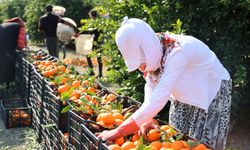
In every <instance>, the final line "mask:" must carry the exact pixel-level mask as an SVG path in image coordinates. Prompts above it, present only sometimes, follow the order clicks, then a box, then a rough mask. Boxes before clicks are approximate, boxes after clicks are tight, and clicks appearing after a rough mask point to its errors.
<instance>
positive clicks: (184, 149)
mask: <svg viewBox="0 0 250 150" xmlns="http://www.w3.org/2000/svg"><path fill="white" fill-rule="evenodd" d="M180 150H191V149H189V148H181V149H180Z"/></svg>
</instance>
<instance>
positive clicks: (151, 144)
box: [108, 125, 211, 150]
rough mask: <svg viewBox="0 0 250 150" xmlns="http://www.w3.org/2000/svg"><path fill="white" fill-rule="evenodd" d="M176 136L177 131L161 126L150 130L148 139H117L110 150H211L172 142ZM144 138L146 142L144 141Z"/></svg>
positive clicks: (197, 145)
mask: <svg viewBox="0 0 250 150" xmlns="http://www.w3.org/2000/svg"><path fill="white" fill-rule="evenodd" d="M175 134H177V131H175V130H174V129H173V128H171V127H170V126H168V125H161V126H159V128H157V129H150V130H149V131H148V132H147V134H146V137H145V136H144V137H143V136H139V135H138V134H137V133H136V134H132V135H128V136H127V137H121V138H119V139H116V140H114V141H113V144H111V145H109V146H108V148H109V149H110V150H136V149H138V148H139V147H140V148H142V147H144V148H143V149H148V150H211V149H209V148H207V147H206V146H205V145H204V144H200V143H197V144H196V145H195V146H191V145H190V144H189V143H188V142H186V141H183V140H173V139H172V140H170V137H171V136H173V135H175ZM162 136H166V139H167V140H162ZM142 137H143V138H144V140H142ZM125 139H127V140H125Z"/></svg>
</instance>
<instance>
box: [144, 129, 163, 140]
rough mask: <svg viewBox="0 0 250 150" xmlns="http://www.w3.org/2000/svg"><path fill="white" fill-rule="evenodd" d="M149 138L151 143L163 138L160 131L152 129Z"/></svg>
mask: <svg viewBox="0 0 250 150" xmlns="http://www.w3.org/2000/svg"><path fill="white" fill-rule="evenodd" d="M147 137H148V140H149V142H153V141H157V140H159V139H160V137H161V136H160V132H159V131H157V130H156V129H151V130H149V132H148V134H147Z"/></svg>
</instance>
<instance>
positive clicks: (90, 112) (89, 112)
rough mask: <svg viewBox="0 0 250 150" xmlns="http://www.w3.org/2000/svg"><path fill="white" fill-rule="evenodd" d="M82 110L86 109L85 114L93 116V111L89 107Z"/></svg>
mask: <svg viewBox="0 0 250 150" xmlns="http://www.w3.org/2000/svg"><path fill="white" fill-rule="evenodd" d="M84 108H85V109H86V111H87V114H93V110H92V109H91V107H90V106H89V105H86V106H84Z"/></svg>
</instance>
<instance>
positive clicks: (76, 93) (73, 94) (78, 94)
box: [69, 90, 81, 99]
mask: <svg viewBox="0 0 250 150" xmlns="http://www.w3.org/2000/svg"><path fill="white" fill-rule="evenodd" d="M73 96H74V97H77V99H78V98H80V97H81V94H80V93H79V91H76V90H75V91H73V92H72V93H71V94H70V96H69V97H73Z"/></svg>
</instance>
